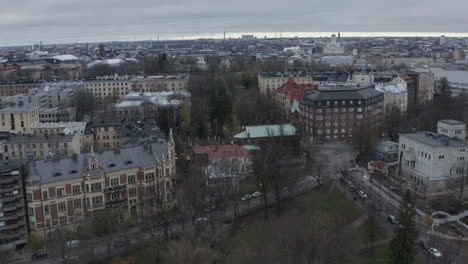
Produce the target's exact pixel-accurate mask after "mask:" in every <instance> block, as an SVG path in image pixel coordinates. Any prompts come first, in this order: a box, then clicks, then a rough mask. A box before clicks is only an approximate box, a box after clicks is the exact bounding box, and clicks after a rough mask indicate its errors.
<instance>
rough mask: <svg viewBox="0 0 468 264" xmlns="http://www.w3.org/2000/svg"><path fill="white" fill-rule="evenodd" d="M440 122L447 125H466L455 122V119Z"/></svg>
mask: <svg viewBox="0 0 468 264" xmlns="http://www.w3.org/2000/svg"><path fill="white" fill-rule="evenodd" d="M439 122H441V123H445V124H447V125H464V124H465V123H463V122H461V121H458V120H453V119H446V120H439Z"/></svg>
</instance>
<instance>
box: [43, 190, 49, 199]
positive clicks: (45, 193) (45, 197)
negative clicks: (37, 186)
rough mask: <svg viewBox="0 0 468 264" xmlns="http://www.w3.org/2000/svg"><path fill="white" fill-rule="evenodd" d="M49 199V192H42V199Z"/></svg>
mask: <svg viewBox="0 0 468 264" xmlns="http://www.w3.org/2000/svg"><path fill="white" fill-rule="evenodd" d="M48 198H49V196H48V193H47V191H43V192H42V199H44V200H47V199H48Z"/></svg>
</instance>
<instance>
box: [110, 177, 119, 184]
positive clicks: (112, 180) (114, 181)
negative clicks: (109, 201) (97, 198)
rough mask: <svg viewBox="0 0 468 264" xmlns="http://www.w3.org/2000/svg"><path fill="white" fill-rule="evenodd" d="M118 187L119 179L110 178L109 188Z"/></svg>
mask: <svg viewBox="0 0 468 264" xmlns="http://www.w3.org/2000/svg"><path fill="white" fill-rule="evenodd" d="M117 185H119V178H112V179H111V186H117Z"/></svg>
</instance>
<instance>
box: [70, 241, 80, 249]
mask: <svg viewBox="0 0 468 264" xmlns="http://www.w3.org/2000/svg"><path fill="white" fill-rule="evenodd" d="M67 247H68V248H79V247H80V241H79V240H70V241H67Z"/></svg>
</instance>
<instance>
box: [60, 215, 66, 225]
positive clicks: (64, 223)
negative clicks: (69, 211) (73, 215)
mask: <svg viewBox="0 0 468 264" xmlns="http://www.w3.org/2000/svg"><path fill="white" fill-rule="evenodd" d="M59 219H60V225H61V226H64V225H66V224H67V217H66V216H61V217H60V218H59Z"/></svg>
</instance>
